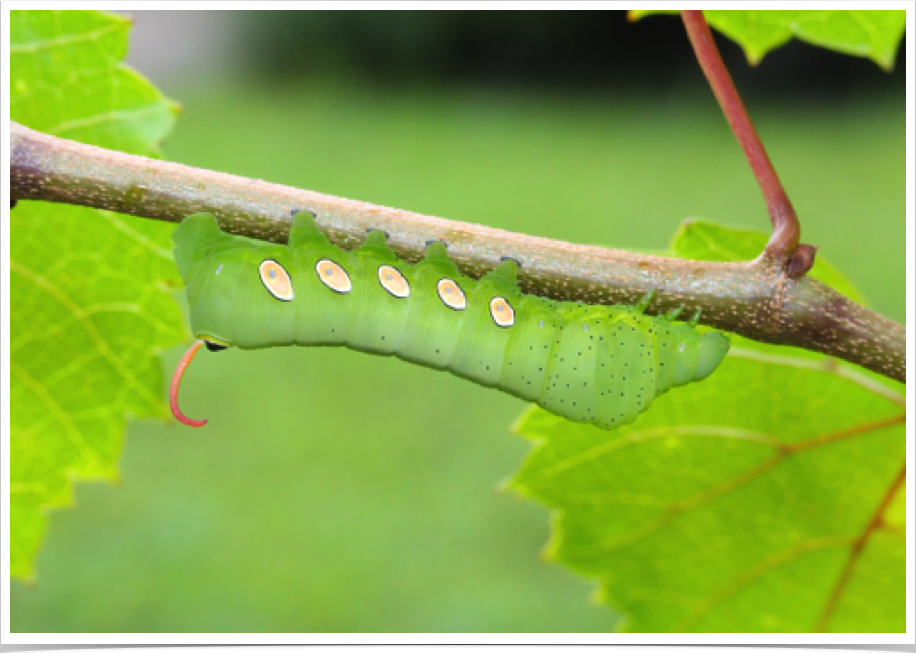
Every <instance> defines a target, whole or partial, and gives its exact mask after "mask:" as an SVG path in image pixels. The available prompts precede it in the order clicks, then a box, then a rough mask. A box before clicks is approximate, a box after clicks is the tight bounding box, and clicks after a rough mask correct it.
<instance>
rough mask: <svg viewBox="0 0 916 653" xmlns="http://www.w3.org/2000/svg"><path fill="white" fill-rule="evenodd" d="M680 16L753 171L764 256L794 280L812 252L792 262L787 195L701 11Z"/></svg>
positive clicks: (794, 223)
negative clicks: (767, 232)
mask: <svg viewBox="0 0 916 653" xmlns="http://www.w3.org/2000/svg"><path fill="white" fill-rule="evenodd" d="M681 16H682V18H683V19H684V26H685V27H686V28H687V36H689V37H690V42H691V44H693V50H694V52H696V55H697V60H698V61H699V62H700V67H701V68H702V69H703V72H704V73H705V74H706V79H707V80H709V85H710V86H711V87H712V92H713V93H714V94H715V96H716V99H717V100H718V101H719V106H721V107H722V112H723V113H724V114H725V117H726V118H727V119H728V124H729V125H731V128H732V131H733V132H734V133H735V136H736V137H737V138H738V142H739V143H740V144H741V149H742V150H744V156H745V157H747V161H748V163H749V164H750V165H751V169H752V170H753V171H754V176H755V177H756V178H757V184H758V185H759V186H760V190H761V192H762V193H763V199H764V200H765V201H766V205H767V212H768V213H769V214H770V221H771V222H772V223H773V235H772V236H771V237H770V242H768V243H767V246H766V249H765V250H764V254H766V255H768V256H770V257H773V258H775V259H778V260H780V261H783V262H786V263H789V259H790V258H791V259H792V260H791V264H789V273H790V276H792V278H796V279H797V278H798V277H800V276H801V275H802V274H804V273H805V272H807V271H808V270H809V269H810V268H811V265H812V264H813V263H814V250H813V248H811V247H810V246H807V245H806V246H804V248H801V250H800V251H799V252H798V254H799V256H798V257H797V258H798V260H795V258H796V257H794V256H793V254H795V253H796V248H797V247H798V240H799V237H800V235H801V227H800V226H799V223H798V216H796V214H795V209H794V208H793V207H792V202H790V201H789V196H788V195H786V191H785V189H784V188H783V187H782V183H780V181H779V177H778V176H777V174H776V170H775V169H774V168H773V164H772V163H771V162H770V157H768V156H767V153H766V150H765V149H764V147H763V143H761V142H760V137H759V136H757V130H756V129H754V123H752V122H751V118H750V116H749V115H748V114H747V111H746V110H745V108H744V104H743V103H742V102H741V98H740V96H739V95H738V91H737V89H736V88H735V84H734V82H732V78H731V76H730V75H729V74H728V70H727V69H726V68H725V63H724V62H723V61H722V57H721V55H720V54H719V49H718V48H717V47H716V44H715V41H713V39H712V32H710V30H709V25H707V24H706V19H705V18H704V17H703V12H702V11H682V12H681Z"/></svg>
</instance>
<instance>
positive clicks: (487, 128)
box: [11, 12, 906, 632]
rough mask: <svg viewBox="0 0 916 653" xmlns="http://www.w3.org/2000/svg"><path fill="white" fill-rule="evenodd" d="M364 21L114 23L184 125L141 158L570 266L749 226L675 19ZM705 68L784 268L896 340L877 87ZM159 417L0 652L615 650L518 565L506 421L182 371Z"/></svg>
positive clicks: (895, 200) (154, 19)
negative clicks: (360, 205)
mask: <svg viewBox="0 0 916 653" xmlns="http://www.w3.org/2000/svg"><path fill="white" fill-rule="evenodd" d="M362 13H363V14H364V15H360V16H357V15H356V14H353V15H343V14H337V12H323V13H321V14H308V13H305V12H298V14H296V15H294V14H288V13H287V14H283V15H276V14H272V13H262V14H258V15H255V14H248V13H239V14H232V15H230V14H224V13H220V12H212V13H210V12H134V13H133V15H134V17H135V21H136V22H135V30H136V32H135V46H136V47H135V48H134V49H133V50H132V53H131V59H130V61H131V62H132V63H133V64H134V65H135V66H136V67H137V68H138V69H139V70H140V71H141V72H143V73H145V74H146V75H147V76H149V77H150V78H151V79H152V80H153V81H154V82H155V83H156V84H157V85H159V86H160V87H161V88H163V89H164V90H165V91H166V92H167V93H168V94H169V95H170V96H171V97H173V98H175V99H177V100H178V101H180V102H181V104H182V105H183V112H182V114H181V115H180V117H179V120H178V125H177V128H176V130H175V132H174V133H173V135H172V137H171V138H170V139H169V140H168V142H167V143H165V151H166V155H167V157H168V158H169V159H171V160H174V161H179V162H182V163H186V164H189V165H193V166H199V167H205V168H212V169H215V170H221V171H225V172H231V173H235V174H239V175H244V176H249V177H257V178H261V179H267V180H270V181H273V182H278V183H284V184H290V185H293V186H299V187H303V188H308V189H312V190H316V191H321V192H325V193H330V194H334V195H341V196H345V197H350V198H355V199H360V200H365V201H370V202H374V203H378V204H383V205H387V206H394V207H399V208H404V209H410V210H413V211H418V212H422V213H429V214H433V215H438V216H442V217H447V218H452V219H456V220H463V221H469V222H476V223H481V224H486V225H489V226H493V227H499V228H503V229H509V230H512V231H519V232H524V233H528V234H535V235H540V236H547V237H551V238H558V239H562V240H569V241H573V242H579V243H593V244H603V245H608V246H614V247H622V248H636V249H664V248H665V247H666V245H667V242H668V240H669V239H670V237H671V235H672V234H673V233H674V231H675V229H676V228H677V226H678V224H679V223H680V221H681V220H683V219H684V218H688V217H692V216H695V217H703V218H709V219H713V220H718V221H722V222H726V223H729V224H732V225H738V226H746V227H752V228H757V229H760V230H766V229H767V227H768V221H767V218H766V213H765V209H764V205H763V201H762V200H761V198H760V195H759V191H758V190H757V187H756V185H755V183H754V181H753V178H752V176H751V173H750V171H749V170H748V168H747V165H746V163H745V162H744V159H743V157H742V155H741V152H740V149H739V148H738V146H737V144H736V142H735V141H734V138H733V136H732V135H731V132H730V131H729V129H728V127H727V125H726V123H725V121H724V119H723V118H722V116H721V114H720V112H719V109H718V107H717V105H716V104H715V102H714V100H713V99H712V97H711V93H710V92H709V91H708V89H707V88H706V87H705V85H704V81H703V79H702V77H701V75H700V73H699V70H698V68H697V67H696V65H695V63H694V62H693V61H692V60H691V57H692V55H691V54H690V52H689V49H688V50H685V47H686V37H684V36H683V34H682V28H681V27H680V25H679V24H678V21H677V20H676V19H668V18H654V19H647V20H645V21H642V22H641V23H637V24H636V25H628V24H627V23H626V21H625V19H624V17H623V16H622V15H621V14H620V12H605V13H603V14H600V15H589V16H580V17H578V18H576V19H573V18H571V17H568V16H567V15H565V14H563V15H562V16H561V18H562V20H559V18H558V16H541V17H537V16H534V15H533V14H529V13H518V14H513V13H511V12H505V13H504V12H499V14H497V15H494V17H492V18H491V19H490V20H487V17H486V15H485V14H486V12H484V13H483V14H478V15H475V16H472V15H471V14H467V15H461V16H458V15H454V14H453V18H452V19H451V21H450V20H447V18H448V16H447V15H446V14H451V12H440V13H442V15H439V16H435V17H430V16H423V15H421V14H415V13H413V12H404V13H401V14H400V15H399V16H395V15H392V14H383V13H381V12H362ZM472 13H474V14H477V12H472ZM564 21H565V22H564ZM545 23H546V25H545ZM418 25H419V27H418ZM596 25H597V26H599V27H602V26H603V27H606V30H607V31H606V32H604V31H602V30H601V29H598V28H597V27H596ZM443 26H444V27H443ZM627 30H629V32H628V31H627ZM580 33H581V38H577V35H579V34H580ZM449 34H451V36H448V35H449ZM455 34H458V36H455ZM469 35H470V36H469ZM368 36H374V38H368ZM420 37H422V38H420ZM605 37H606V39H605ZM603 39H605V40H606V42H605V41H604V40H603ZM348 40H349V41H350V43H349V45H348V43H347V41H348ZM367 42H368V43H369V45H370V46H371V47H369V46H367V45H366V43H367ZM329 44H333V47H331V46H330V45H329ZM589 44H590V45H589ZM446 46H447V47H446ZM367 47H368V49H367ZM143 48H147V50H146V51H144V49H143ZM723 49H724V51H725V54H726V60H727V61H728V63H729V65H730V67H731V68H732V70H734V71H735V77H736V80H737V82H738V86H739V89H740V90H744V89H745V88H747V89H748V92H747V97H746V100H747V102H748V104H749V110H750V113H751V115H752V116H753V117H754V119H755V121H756V122H757V125H758V129H759V131H760V133H761V136H762V138H763V140H764V142H765V144H766V146H767V148H768V150H769V152H770V155H771V158H772V159H773V161H774V164H775V165H776V168H777V170H778V171H779V173H780V176H781V177H782V179H783V181H784V184H785V185H786V187H787V190H788V192H789V194H790V196H791V197H792V199H793V202H794V204H795V207H796V209H797V211H798V213H799V216H800V217H801V220H802V225H803V240H804V242H808V243H812V244H815V245H818V246H820V248H821V249H820V255H822V256H825V257H827V258H829V259H830V260H831V261H832V262H834V263H835V264H836V265H838V266H839V268H840V269H841V270H842V271H844V272H845V273H847V274H848V275H849V276H850V277H851V279H852V280H853V281H854V282H855V283H856V284H857V285H858V286H859V287H860V289H861V290H862V291H863V292H864V294H865V296H866V297H868V298H869V299H870V300H871V302H872V306H873V307H874V308H876V309H877V310H879V311H881V312H883V313H884V314H886V315H888V316H890V317H892V318H894V319H896V320H899V321H903V320H904V315H905V299H904V298H905V290H906V287H905V259H906V244H905V189H906V180H905V166H904V163H905V160H904V156H905V102H904V97H905V96H904V93H905V91H904V85H903V84H902V82H901V79H902V76H903V72H904V71H903V70H902V60H901V63H900V64H899V65H898V67H897V71H896V72H895V73H894V74H893V75H886V74H885V73H882V72H881V71H880V70H878V68H877V67H876V66H874V65H873V64H870V63H868V62H864V61H859V60H856V59H853V58H851V57H844V56H842V55H839V54H833V53H826V52H822V51H819V50H816V49H815V48H811V47H808V46H803V45H799V44H796V45H793V46H792V47H790V48H785V50H784V51H779V52H777V53H773V54H772V55H770V57H768V58H767V59H765V60H764V62H763V64H762V65H761V66H760V67H759V69H758V70H756V71H752V70H750V69H749V68H748V66H747V64H746V63H744V62H743V60H742V59H741V57H740V53H738V52H737V51H736V49H735V48H734V47H732V46H731V45H729V44H728V43H725V42H723ZM685 52H686V55H685ZM310 53H311V54H310ZM316 53H317V54H316ZM386 53H387V55H386ZM551 53H552V54H551ZM319 55H320V56H319ZM599 55H600V56H599ZM278 62H286V65H281V64H280V63H278ZM455 62H457V63H455ZM818 62H820V63H818ZM825 62H826V63H825ZM615 70H617V71H627V72H626V73H625V74H624V73H621V74H620V77H619V79H618V78H615V77H614V76H613V72H614V71H615ZM564 71H565V72H564ZM590 71H591V72H590ZM608 71H610V73H609V72H608ZM179 299H180V297H179ZM182 351H183V349H177V350H175V351H170V352H167V353H166V355H165V356H164V364H163V371H164V375H165V378H168V376H169V375H170V374H171V371H172V369H173V367H174V365H175V363H176V362H177V360H178V358H179V357H180V355H181V353H182ZM182 390H183V394H182V406H183V408H184V409H185V411H186V413H187V414H188V415H190V416H192V417H207V418H210V423H209V424H208V425H207V427H206V428H204V429H200V430H191V429H187V428H182V427H179V426H177V425H175V424H159V423H153V422H142V423H133V424H131V425H130V427H129V428H128V432H127V436H126V443H125V448H124V454H123V458H122V462H121V474H122V481H121V482H120V484H118V485H117V486H115V487H112V486H109V485H88V484H80V485H78V486H77V493H76V494H77V506H76V508H75V509H74V510H66V511H61V512H57V513H54V515H53V518H52V520H51V525H50V528H49V530H48V535H47V540H46V542H45V544H44V547H43V549H42V551H41V553H40V555H39V558H38V574H39V580H38V584H37V585H36V586H34V587H24V586H21V585H19V584H16V583H14V584H13V587H12V603H11V619H12V630H13V631H16V632H24V631H35V632H57V631H68V632H72V631H88V632H92V631H115V632H118V631H122V632H147V631H165V632H183V631H205V632H206V631H209V632H234V631H237V632H259V631H267V632H269V631H275V632H284V631H289V632H310V631H349V632H364V631H446V632H447V631H472V632H474V631H476V632H490V631H550V632H563V631H607V630H610V629H613V628H614V627H615V624H616V623H617V616H616V615H615V614H614V613H612V612H611V611H609V610H607V609H606V608H603V607H600V606H595V605H593V604H592V603H590V601H589V594H590V592H591V585H590V584H589V583H588V582H586V581H584V580H582V579H579V578H577V577H576V576H574V575H572V574H571V573H569V572H567V571H566V570H565V569H563V568H560V567H556V566H553V565H548V564H545V563H543V562H542V561H541V560H540V559H539V550H540V549H541V547H542V546H543V544H544V543H545V541H546V539H547V537H548V529H549V517H548V514H547V511H546V510H544V509H542V508H541V507H539V506H536V505H532V504H529V503H526V502H523V501H520V500H518V499H516V498H515V497H513V496H511V495H509V494H505V493H500V492H499V491H498V484H499V483H500V481H502V480H504V479H506V478H507V477H509V476H510V475H511V474H512V473H513V471H514V470H515V469H516V468H517V466H518V465H519V463H520V462H521V460H522V459H523V457H524V455H525V452H526V450H527V448H528V445H527V444H526V443H525V442H523V441H522V440H521V439H519V438H517V437H514V436H511V435H510V434H509V432H508V429H509V425H510V424H511V422H512V421H513V419H514V418H515V417H516V416H517V415H518V413H519V412H520V411H521V410H522V409H523V408H524V407H525V404H524V403H523V402H521V401H519V400H517V399H514V398H511V397H508V396H506V395H502V394H500V393H497V392H494V391H491V390H486V389H483V388H480V387H477V386H475V385H473V384H470V383H468V382H466V381H461V380H459V379H457V378H453V377H451V376H449V375H447V374H441V373H436V372H433V371H430V370H427V369H423V368H417V367H413V366H410V365H407V364H405V363H402V362H400V361H397V360H394V359H384V358H376V357H371V356H366V355H363V354H358V353H355V352H351V351H348V350H343V349H304V348H292V349H282V350H281V349H276V350H265V351H259V352H241V351H236V350H229V351H227V352H224V353H221V354H220V355H202V356H200V357H198V359H197V360H196V361H195V364H194V366H192V368H191V370H190V372H189V374H188V375H187V376H186V377H185V382H184V386H183V389H182ZM663 481H664V479H659V482H663Z"/></svg>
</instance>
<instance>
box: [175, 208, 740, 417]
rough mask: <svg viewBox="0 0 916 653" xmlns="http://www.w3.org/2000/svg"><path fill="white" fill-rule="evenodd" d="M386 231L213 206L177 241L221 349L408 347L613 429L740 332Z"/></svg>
mask: <svg viewBox="0 0 916 653" xmlns="http://www.w3.org/2000/svg"><path fill="white" fill-rule="evenodd" d="M386 241H387V237H386V235H385V233H384V232H382V231H380V230H373V231H370V232H369V234H368V235H367V237H366V240H365V242H364V243H363V244H362V245H361V246H360V247H358V248H357V249H355V250H352V251H344V250H342V249H340V248H338V247H336V246H334V245H332V244H330V242H329V241H328V240H327V238H326V237H325V236H324V235H323V234H322V233H321V232H320V231H319V230H318V228H317V227H316V225H315V221H314V217H313V216H312V215H311V214H310V213H309V212H306V211H302V212H298V213H297V214H296V215H295V216H294V218H293V226H292V229H291V231H290V237H289V244H288V245H286V246H284V245H273V244H268V243H262V242H260V241H255V240H250V239H247V238H243V237H238V236H231V235H228V234H225V233H224V232H222V231H221V230H220V229H219V226H218V225H217V222H216V219H215V218H214V217H213V216H212V215H210V214H195V215H192V216H189V217H187V218H185V220H184V221H183V222H182V223H181V224H180V225H179V226H178V228H177V229H176V230H175V234H174V242H175V261H176V264H177V265H178V268H179V272H180V273H181V276H182V278H183V279H184V281H185V283H186V284H187V297H188V304H189V307H190V320H191V327H192V330H193V332H194V334H195V336H196V337H197V338H199V339H200V340H202V341H204V342H205V343H206V344H207V345H208V347H209V348H221V347H226V346H237V347H239V348H241V349H258V348H262V347H276V346H288V345H305V346H315V345H336V346H346V347H350V348H353V349H357V350H360V351H365V352H369V353H373V354H381V355H394V356H398V357H399V358H402V359H404V360H407V361H410V362H413V363H417V364H420V365H425V366H427V367H431V368H434V369H440V370H448V371H450V372H452V373H453V374H456V375H458V376H461V377H463V378H466V379H469V380H472V381H474V382H476V383H479V384H481V385H484V386H487V387H496V388H499V389H501V390H503V391H505V392H508V393H510V394H512V395H515V396H517V397H520V398H522V399H524V400H526V401H532V402H536V403H537V404H538V405H540V406H542V407H543V408H545V409H547V410H549V411H551V412H553V413H555V414H557V415H561V416H563V417H566V418H568V419H571V420H574V421H577V422H586V423H591V424H594V425H596V426H599V427H601V428H605V429H610V428H615V427H617V426H620V425H621V424H625V423H627V422H630V421H632V420H633V419H635V418H636V417H637V416H638V415H639V414H640V413H641V412H642V411H644V410H645V409H646V408H647V407H648V406H649V405H650V404H651V403H652V401H653V399H654V398H655V397H656V396H658V395H659V394H661V393H663V392H665V391H667V390H669V389H670V388H672V387H675V386H678V385H683V384H685V383H689V382H691V381H695V380H700V379H702V378H705V377H706V376H708V375H709V374H710V373H712V371H713V370H714V369H715V368H716V367H717V366H718V365H719V363H720V362H721V361H722V358H723V357H724V356H725V354H726V353H727V351H728V347H729V341H728V338H727V337H725V336H724V335H722V334H720V333H717V332H708V333H702V334H701V333H699V332H697V331H696V329H695V320H694V319H692V320H691V321H689V322H686V323H684V322H675V317H676V316H677V315H678V314H679V313H676V314H669V315H668V316H661V317H651V316H647V315H644V312H645V310H646V308H647V307H648V305H649V303H650V301H651V300H652V299H653V297H654V294H650V295H647V296H646V297H645V298H643V300H641V301H640V302H638V303H637V304H635V305H633V306H595V305H587V304H581V303H578V302H558V301H554V300H550V299H546V298H542V297H537V296H534V295H525V294H522V293H521V291H520V290H519V288H518V285H517V282H516V278H517V274H518V264H517V263H516V261H514V260H513V259H511V258H504V259H503V260H502V262H501V263H500V264H499V265H498V266H497V267H496V269H494V270H493V271H492V272H490V273H489V274H487V275H485V276H483V277H482V278H480V279H479V280H473V279H471V278H469V277H466V276H464V275H462V274H461V273H460V272H459V271H458V269H457V267H456V266H455V264H454V263H453V262H452V261H451V260H450V259H449V258H448V254H447V251H446V247H445V245H444V244H442V243H440V242H435V241H434V242H431V243H430V244H428V247H427V256H426V258H424V259H423V260H421V261H419V262H417V263H416V264H415V265H411V264H409V263H406V262H404V261H401V260H400V259H398V257H397V256H396V255H395V254H394V253H393V252H392V251H391V249H390V248H388V246H387V244H386ZM695 319H698V316H696V317H695ZM198 348H199V346H198ZM195 351H196V350H195ZM173 391H174V392H177V383H173ZM173 399H174V397H173ZM172 405H173V409H174V410H176V411H177V399H175V400H174V401H173V403H172ZM176 415H179V413H178V412H176ZM186 423H188V422H186Z"/></svg>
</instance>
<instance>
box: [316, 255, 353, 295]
mask: <svg viewBox="0 0 916 653" xmlns="http://www.w3.org/2000/svg"><path fill="white" fill-rule="evenodd" d="M315 272H317V273H318V278H319V279H321V283H323V284H324V285H326V286H327V287H328V288H330V289H331V290H333V291H334V292H338V293H348V292H350V291H351V290H352V289H353V284H352V283H350V276H349V275H348V274H347V271H346V270H344V269H343V268H342V267H340V266H339V265H337V263H335V262H334V261H331V260H329V259H326V258H324V259H321V260H320V261H318V262H317V263H316V264H315Z"/></svg>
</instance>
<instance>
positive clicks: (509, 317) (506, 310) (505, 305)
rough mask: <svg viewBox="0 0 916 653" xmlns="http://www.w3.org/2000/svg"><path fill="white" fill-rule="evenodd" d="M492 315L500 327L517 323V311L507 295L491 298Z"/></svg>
mask: <svg viewBox="0 0 916 653" xmlns="http://www.w3.org/2000/svg"><path fill="white" fill-rule="evenodd" d="M490 315H491V316H492V317H493V321H494V322H496V326H498V327H503V328H506V327H510V326H512V325H513V324H515V311H514V310H513V308H512V306H510V305H509V302H508V301H506V298H505V297H494V298H493V299H491V300H490Z"/></svg>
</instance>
